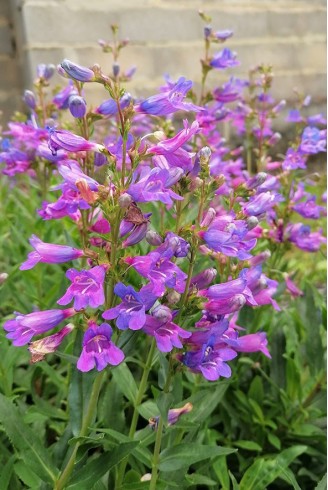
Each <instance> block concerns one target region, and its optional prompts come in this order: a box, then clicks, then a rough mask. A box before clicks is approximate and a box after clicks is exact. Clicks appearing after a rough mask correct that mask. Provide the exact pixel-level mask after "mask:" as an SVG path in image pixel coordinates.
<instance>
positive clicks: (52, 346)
mask: <svg viewBox="0 0 328 490" xmlns="http://www.w3.org/2000/svg"><path fill="white" fill-rule="evenodd" d="M73 329H74V325H73V324H72V323H69V324H68V325H66V326H65V327H64V328H62V329H61V330H59V332H57V333H54V334H53V335H48V336H47V337H44V338H43V339H40V340H35V341H34V342H30V343H29V346H28V350H29V351H30V353H31V362H32V363H35V362H39V361H43V359H44V358H45V356H46V354H51V353H52V352H55V351H56V350H57V349H58V347H59V346H60V344H61V343H62V341H63V339H64V337H66V335H68V334H69V333H71V331H72V330H73Z"/></svg>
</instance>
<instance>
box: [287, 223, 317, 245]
mask: <svg viewBox="0 0 328 490" xmlns="http://www.w3.org/2000/svg"><path fill="white" fill-rule="evenodd" d="M286 237H287V239H288V240H289V241H290V242H292V243H295V245H296V246H297V247H298V248H300V249H301V250H306V251H307V252H317V251H318V250H319V249H320V247H321V245H322V244H323V243H326V238H325V237H324V236H322V232H321V231H315V232H312V233H311V228H310V227H309V226H307V225H304V224H303V223H295V224H289V225H287V227H286Z"/></svg>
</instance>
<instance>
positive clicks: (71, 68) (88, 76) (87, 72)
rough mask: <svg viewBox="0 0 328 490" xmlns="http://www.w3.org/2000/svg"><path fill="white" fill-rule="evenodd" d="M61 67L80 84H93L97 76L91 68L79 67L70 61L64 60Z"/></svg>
mask: <svg viewBox="0 0 328 490" xmlns="http://www.w3.org/2000/svg"><path fill="white" fill-rule="evenodd" d="M60 66H61V67H62V68H63V70H65V72H66V73H67V75H68V76H69V77H71V78H73V80H78V81H79V82H92V81H94V80H95V74H94V72H93V71H92V70H91V69H90V68H86V67H85V66H80V65H77V64H76V63H73V62H72V61H69V60H64V61H63V62H62V63H61V64H60Z"/></svg>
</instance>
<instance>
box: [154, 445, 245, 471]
mask: <svg viewBox="0 0 328 490" xmlns="http://www.w3.org/2000/svg"><path fill="white" fill-rule="evenodd" d="M236 451H237V449H232V448H224V447H220V446H205V445H197V444H192V445H191V444H178V445H177V446H174V447H172V448H168V449H164V451H162V452H161V454H160V463H159V469H160V470H161V471H175V470H179V469H181V468H185V467H189V466H190V465H192V464H194V463H197V462H198V461H202V460H204V459H208V458H214V457H215V456H222V455H225V454H231V453H234V452H236Z"/></svg>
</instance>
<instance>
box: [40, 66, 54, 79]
mask: <svg viewBox="0 0 328 490" xmlns="http://www.w3.org/2000/svg"><path fill="white" fill-rule="evenodd" d="M54 73H55V65H52V64H48V65H46V64H44V63H41V64H40V65H38V67H37V74H38V77H39V78H43V79H44V80H49V79H50V78H51V77H52V76H53V74H54Z"/></svg>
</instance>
